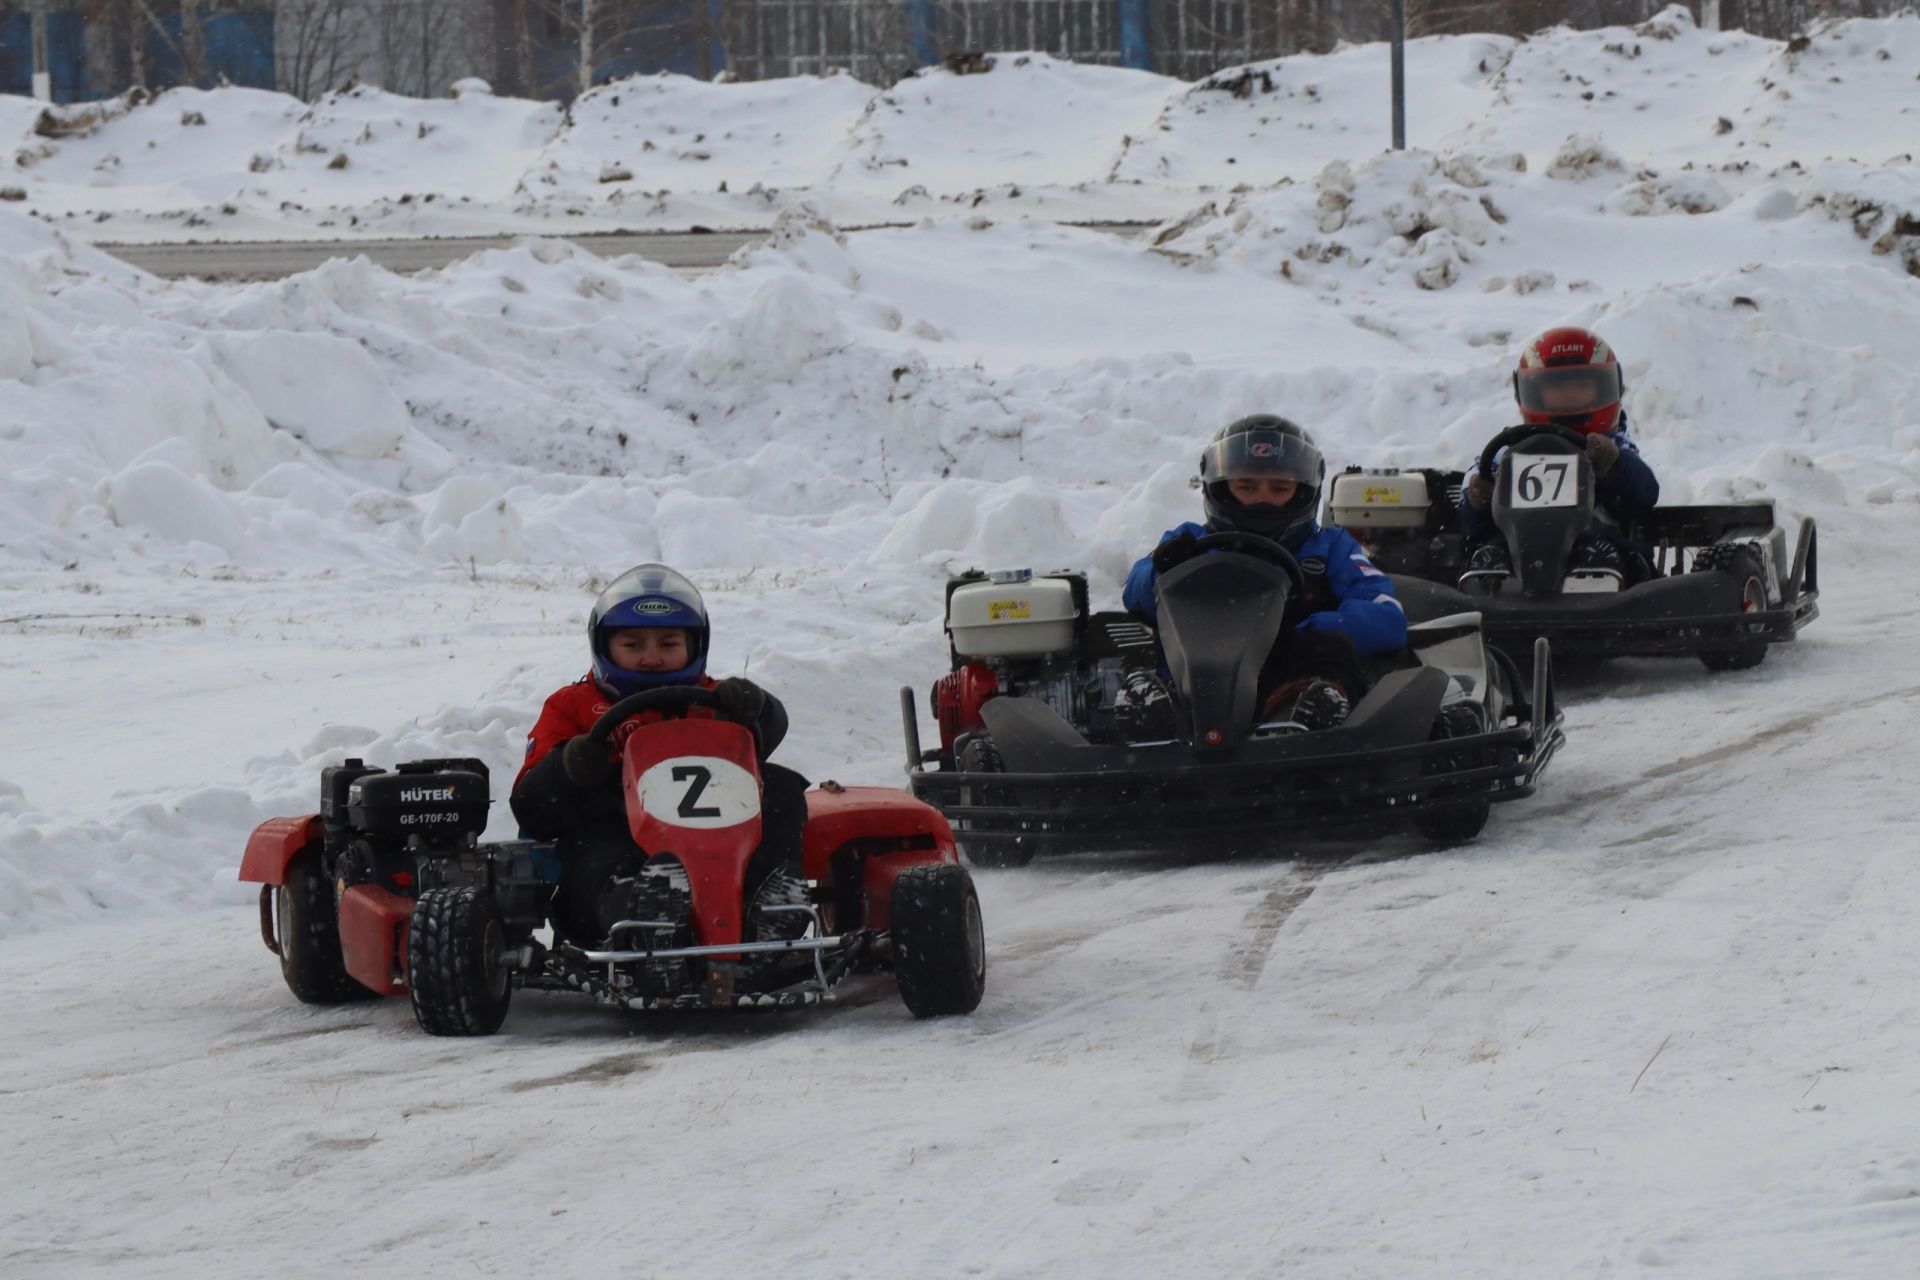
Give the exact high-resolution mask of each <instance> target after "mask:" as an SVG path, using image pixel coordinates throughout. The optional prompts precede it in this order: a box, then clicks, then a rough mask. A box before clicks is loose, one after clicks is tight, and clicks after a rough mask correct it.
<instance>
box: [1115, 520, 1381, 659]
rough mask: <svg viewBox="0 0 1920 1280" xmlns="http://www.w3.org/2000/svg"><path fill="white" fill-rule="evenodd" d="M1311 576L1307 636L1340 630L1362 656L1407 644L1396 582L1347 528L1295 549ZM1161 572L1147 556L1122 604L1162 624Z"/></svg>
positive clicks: (1192, 529)
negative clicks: (1158, 592) (1158, 595)
mask: <svg viewBox="0 0 1920 1280" xmlns="http://www.w3.org/2000/svg"><path fill="white" fill-rule="evenodd" d="M1223 531H1224V526H1223V527H1222V528H1213V527H1211V526H1208V525H1198V524H1194V523H1193V522H1191V521H1188V522H1187V523H1185V524H1182V525H1180V526H1179V527H1178V528H1174V529H1169V530H1167V531H1166V532H1165V533H1164V534H1162V535H1160V541H1162V542H1165V541H1166V540H1167V539H1168V538H1172V537H1175V536H1177V535H1179V534H1182V533H1190V534H1192V535H1193V536H1194V537H1196V538H1202V537H1205V536H1206V535H1207V534H1209V533H1220V532H1223ZM1293 554H1294V557H1295V558H1296V559H1298V560H1299V561H1300V567H1301V568H1302V569H1303V570H1305V571H1306V577H1307V598H1306V601H1305V607H1306V608H1307V609H1308V610H1309V611H1310V612H1308V613H1307V615H1306V617H1305V618H1303V619H1301V621H1300V624H1299V625H1300V629H1301V630H1302V631H1337V632H1340V633H1341V634H1343V635H1345V636H1346V637H1347V638H1348V639H1350V640H1352V641H1353V647H1354V649H1355V650H1356V651H1357V652H1358V653H1359V654H1360V655H1361V656H1362V657H1369V656H1371V655H1373V654H1379V653H1392V652H1395V651H1397V650H1400V649H1403V648H1405V647H1406V644H1407V615H1406V611H1405V610H1404V609H1402V608H1401V606H1400V601H1399V600H1398V599H1397V598H1396V597H1395V596H1394V594H1393V580H1392V579H1390V578H1389V577H1387V575H1386V574H1384V573H1382V572H1380V570H1378V569H1376V568H1374V567H1373V562H1372V561H1371V560H1369V559H1367V553H1366V552H1365V551H1364V550H1362V549H1361V547H1360V544H1359V543H1358V542H1356V541H1354V537H1353V535H1352V534H1350V533H1348V532H1347V531H1346V530H1345V529H1340V528H1330V529H1323V528H1321V527H1320V526H1318V525H1315V526H1313V528H1312V531H1311V532H1310V533H1308V534H1307V536H1306V538H1305V539H1304V540H1302V541H1301V542H1300V543H1299V545H1298V546H1297V547H1296V548H1295V549H1294V552H1293ZM1155 577H1156V575H1155V573H1154V571H1153V556H1152V554H1151V553H1149V554H1148V555H1145V556H1142V557H1141V558H1140V559H1139V561H1138V562H1136V563H1135V564H1134V566H1133V570H1132V572H1130V573H1128V574H1127V586H1126V590H1125V592H1124V593H1122V596H1121V599H1122V600H1123V601H1124V602H1125V604H1126V606H1127V609H1128V610H1129V611H1130V612H1132V613H1135V614H1138V615H1139V616H1140V617H1142V618H1145V619H1146V620H1147V621H1148V622H1150V623H1154V624H1156V625H1157V624H1158V623H1159V620H1160V619H1159V612H1160V606H1159V601H1158V600H1156V599H1155V597H1154V590H1153V588H1154V581H1155Z"/></svg>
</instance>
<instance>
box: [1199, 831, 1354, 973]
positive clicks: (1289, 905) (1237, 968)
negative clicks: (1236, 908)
mask: <svg viewBox="0 0 1920 1280" xmlns="http://www.w3.org/2000/svg"><path fill="white" fill-rule="evenodd" d="M1351 861H1352V858H1351V857H1347V858H1336V859H1333V860H1330V861H1326V862H1313V863H1304V864H1302V863H1296V864H1295V865H1294V866H1293V867H1292V868H1290V871H1289V875H1288V879H1287V880H1286V881H1285V882H1284V883H1281V884H1277V885H1275V886H1274V887H1273V888H1271V889H1269V890H1267V892H1266V893H1265V895H1263V896H1262V897H1261V899H1260V901H1259V902H1257V903H1255V904H1254V905H1253V907H1252V909H1251V910H1249V911H1248V912H1247V918H1246V926H1247V928H1248V930H1249V931H1250V932H1249V936H1247V937H1246V938H1245V939H1243V940H1242V941H1241V942H1240V943H1239V944H1237V945H1236V946H1234V947H1233V949H1232V950H1231V951H1230V952H1229V953H1228V955H1227V960H1226V963H1225V964H1224V965H1223V966H1221V971H1220V976H1221V978H1222V979H1223V980H1224V981H1226V982H1227V983H1229V984H1231V985H1233V986H1236V987H1239V988H1240V989H1241V990H1242V991H1251V990H1253V989H1254V987H1256V986H1258V985H1259V982H1260V975H1261V974H1262V973H1264V972H1265V971H1266V968H1267V957H1268V956H1270V955H1272V954H1273V944H1274V940H1275V939H1276V938H1278V937H1279V936H1280V930H1281V929H1282V928H1284V927H1285V925H1286V923H1287V921H1288V920H1289V919H1291V918H1292V916H1293V913H1294V912H1295V911H1298V910H1299V909H1300V904H1301V903H1303V902H1305V901H1306V900H1307V899H1308V898H1310V897H1312V896H1313V891H1314V888H1315V886H1317V885H1318V884H1319V882H1320V878H1321V877H1322V876H1324V875H1326V874H1327V872H1329V871H1332V870H1333V869H1334V868H1336V867H1344V866H1346V865H1347V863H1349V862H1351Z"/></svg>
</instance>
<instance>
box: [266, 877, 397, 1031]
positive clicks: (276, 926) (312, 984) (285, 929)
mask: <svg viewBox="0 0 1920 1280" xmlns="http://www.w3.org/2000/svg"><path fill="white" fill-rule="evenodd" d="M273 930H274V933H275V934H277V935H278V938H279V943H280V975H281V976H282V977H283V978H285V979H286V980H287V990H289V991H291V992H293V994H294V995H295V996H296V997H297V998H298V999H299V1000H300V1001H301V1002H302V1003H305V1004H345V1003H347V1002H348V1001H350V1000H372V999H373V998H375V996H377V995H378V994H379V993H378V992H375V991H369V990H368V989H367V988H366V987H363V986H361V985H360V984H359V983H358V982H356V981H354V980H353V979H352V978H351V977H349V976H348V975H347V969H346V963H345V961H343V960H342V959H341V958H340V905H339V902H338V900H337V899H335V897H334V893H333V881H332V880H331V879H329V878H328V877H327V874H326V872H325V870H324V869H322V867H321V866H320V855H319V854H318V853H317V852H314V851H312V850H309V851H307V852H305V853H301V854H296V855H295V856H294V859H293V861H291V862H289V863H288V864H287V877H286V882H285V883H284V884H279V885H276V886H274V890H273Z"/></svg>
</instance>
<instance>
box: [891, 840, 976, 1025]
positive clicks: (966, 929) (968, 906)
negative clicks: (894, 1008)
mask: <svg viewBox="0 0 1920 1280" xmlns="http://www.w3.org/2000/svg"><path fill="white" fill-rule="evenodd" d="M892 914H893V964H894V970H895V972H896V973H897V974H898V976H899V979H900V999H901V1000H902V1001H904V1002H905V1003H906V1006H907V1008H908V1009H910V1010H912V1011H913V1016H914V1017H916V1018H933V1017H938V1016H940V1015H942V1014H949V1013H972V1012H973V1011H974V1009H976V1008H977V1007H979V1004H980V997H981V996H982V995H983V994H985V992H986V989H987V935H986V929H985V927H984V926H983V924H982V923H981V920H980V895H979V894H977V893H976V892H974V888H973V877H972V876H970V875H968V874H967V869H966V868H965V867H962V866H959V865H957V864H955V863H951V862H943V863H939V864H936V865H932V866H922V867H909V868H907V869H906V870H905V871H902V872H901V873H900V876H899V878H898V879H896V880H895V881H894V882H893V912H892Z"/></svg>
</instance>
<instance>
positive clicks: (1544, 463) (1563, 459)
mask: <svg viewBox="0 0 1920 1280" xmlns="http://www.w3.org/2000/svg"><path fill="white" fill-rule="evenodd" d="M1578 457H1579V455H1577V454H1571V453H1516V454H1513V455H1512V456H1510V457H1509V458H1508V459H1507V463H1508V465H1509V466H1510V467H1511V468H1512V469H1513V493H1512V495H1511V496H1512V505H1513V506H1516V507H1571V506H1576V505H1578V503H1579V501H1580V479H1579V477H1580V473H1579V471H1578V469H1577V468H1578Z"/></svg>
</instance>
